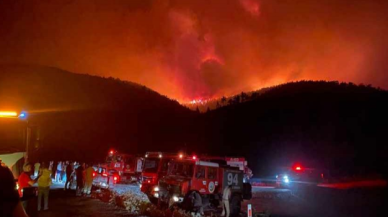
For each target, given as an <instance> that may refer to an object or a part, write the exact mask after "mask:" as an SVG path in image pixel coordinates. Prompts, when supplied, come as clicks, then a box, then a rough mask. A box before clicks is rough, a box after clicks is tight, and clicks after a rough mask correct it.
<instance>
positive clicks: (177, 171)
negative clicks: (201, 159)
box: [168, 162, 194, 177]
mask: <svg viewBox="0 0 388 217" xmlns="http://www.w3.org/2000/svg"><path fill="white" fill-rule="evenodd" d="M193 172H194V164H193V163H187V162H174V163H172V164H171V165H170V167H169V172H168V173H169V175H177V176H186V177H192V176H193Z"/></svg>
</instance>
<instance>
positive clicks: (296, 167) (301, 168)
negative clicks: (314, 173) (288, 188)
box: [294, 165, 303, 172]
mask: <svg viewBox="0 0 388 217" xmlns="http://www.w3.org/2000/svg"><path fill="white" fill-rule="evenodd" d="M294 170H295V171H296V172H301V171H302V170H303V167H302V166H300V165H296V166H294Z"/></svg>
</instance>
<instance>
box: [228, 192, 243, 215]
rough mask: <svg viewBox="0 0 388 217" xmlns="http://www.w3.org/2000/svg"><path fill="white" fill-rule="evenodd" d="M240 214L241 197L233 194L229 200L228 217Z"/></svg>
mask: <svg viewBox="0 0 388 217" xmlns="http://www.w3.org/2000/svg"><path fill="white" fill-rule="evenodd" d="M240 212H241V195H238V194H234V195H232V198H231V200H230V216H231V217H236V216H239V215H240Z"/></svg>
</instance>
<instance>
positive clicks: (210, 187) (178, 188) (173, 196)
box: [154, 156, 252, 216]
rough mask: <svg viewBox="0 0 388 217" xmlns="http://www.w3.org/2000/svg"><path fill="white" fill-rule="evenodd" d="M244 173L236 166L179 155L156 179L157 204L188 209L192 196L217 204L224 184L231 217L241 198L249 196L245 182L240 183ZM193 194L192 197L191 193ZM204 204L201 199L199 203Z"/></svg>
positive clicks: (249, 191)
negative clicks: (164, 173) (165, 172)
mask: <svg viewBox="0 0 388 217" xmlns="http://www.w3.org/2000/svg"><path fill="white" fill-rule="evenodd" d="M243 177H244V172H243V171H242V170H239V169H238V168H236V167H232V166H229V165H227V164H222V163H221V162H220V163H216V162H212V161H209V160H203V159H201V158H199V159H198V158H197V157H195V156H194V157H192V158H181V159H175V160H172V161H171V162H170V164H169V168H168V173H167V175H166V176H165V177H163V178H162V179H160V181H159V184H158V186H157V187H156V188H155V189H154V190H155V191H154V196H155V197H157V198H158V204H159V205H161V204H163V205H167V206H168V207H170V206H172V205H174V204H176V205H178V206H181V207H182V208H184V209H187V210H192V208H193V206H194V204H193V202H192V199H191V198H193V197H200V198H201V201H208V204H210V205H211V206H214V207H217V206H219V204H220V202H221V200H222V193H223V190H224V189H225V188H226V187H230V188H231V197H230V206H231V216H236V215H238V214H239V213H240V210H241V202H242V200H243V199H251V197H252V192H251V186H250V184H249V183H243ZM194 195H195V196H194ZM203 203H205V202H203Z"/></svg>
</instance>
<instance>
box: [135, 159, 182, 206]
mask: <svg viewBox="0 0 388 217" xmlns="http://www.w3.org/2000/svg"><path fill="white" fill-rule="evenodd" d="M174 158H179V156H178V155H177V154H171V153H163V152H147V153H146V154H145V159H144V165H143V171H142V175H141V177H142V180H141V184H140V189H141V191H142V192H143V193H145V194H147V196H148V197H149V198H150V200H151V202H154V201H155V200H154V198H153V190H154V188H155V187H157V185H158V182H159V179H160V178H161V177H164V176H165V175H166V174H167V169H168V163H169V162H170V161H171V160H172V159H174Z"/></svg>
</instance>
